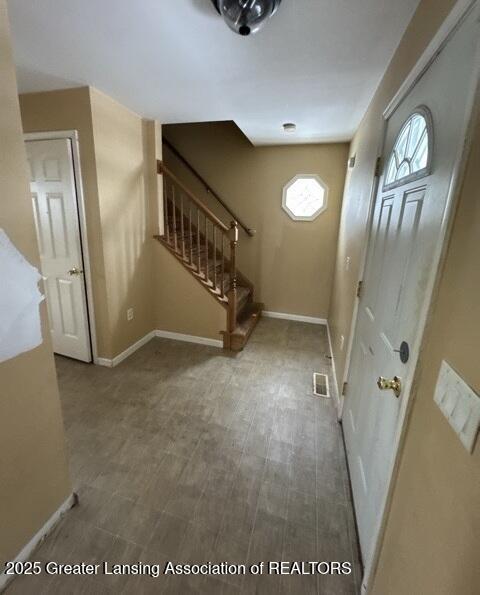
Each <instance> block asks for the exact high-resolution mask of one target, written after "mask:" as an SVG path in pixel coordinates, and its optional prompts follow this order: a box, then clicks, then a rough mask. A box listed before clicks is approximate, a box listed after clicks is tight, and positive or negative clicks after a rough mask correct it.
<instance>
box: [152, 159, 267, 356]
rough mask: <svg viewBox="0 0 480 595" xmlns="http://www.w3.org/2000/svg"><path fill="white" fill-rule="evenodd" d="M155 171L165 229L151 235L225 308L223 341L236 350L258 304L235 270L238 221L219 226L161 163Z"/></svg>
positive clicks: (253, 320)
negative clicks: (160, 177) (160, 180)
mask: <svg viewBox="0 0 480 595" xmlns="http://www.w3.org/2000/svg"><path fill="white" fill-rule="evenodd" d="M157 171H158V173H161V174H163V176H164V179H163V189H164V192H163V211H164V222H165V229H164V234H163V235H162V236H156V238H157V239H158V240H159V241H160V242H162V243H163V244H164V245H165V246H166V247H167V248H168V249H169V250H170V252H171V253H172V254H173V255H174V256H175V257H176V258H177V259H178V260H179V261H180V262H181V263H182V264H183V266H184V267H185V268H186V269H188V270H189V271H190V273H192V274H193V275H194V276H195V277H196V279H197V281H199V282H200V283H201V284H202V285H203V286H204V287H205V289H207V291H208V292H209V293H210V294H211V295H212V296H213V297H215V299H217V300H218V301H220V303H221V304H222V306H223V307H224V308H225V309H226V312H227V328H226V330H225V331H222V334H223V336H224V346H225V347H226V348H227V349H232V350H237V351H238V350H240V349H242V348H243V346H244V345H245V343H246V341H247V339H248V337H249V335H250V333H251V332H252V329H253V328H254V326H255V324H256V321H257V320H258V317H259V315H260V313H261V308H262V305H261V304H258V303H255V302H254V301H253V285H252V284H251V283H250V281H248V279H246V278H245V276H244V275H242V274H241V273H240V272H239V271H238V270H237V249H238V236H239V224H238V222H237V221H232V222H231V223H230V227H228V226H227V225H225V224H224V223H223V222H222V221H221V220H220V219H219V218H218V217H217V216H216V215H215V213H213V211H211V210H210V209H209V208H208V207H207V206H206V205H204V204H203V203H202V202H201V201H200V200H199V199H198V198H197V197H196V196H195V195H194V194H193V193H192V192H191V191H190V190H189V189H188V188H187V187H186V186H185V185H184V184H183V183H182V182H180V180H179V179H178V178H177V177H176V176H175V175H174V174H173V173H172V172H171V171H170V170H169V169H168V168H166V167H165V166H164V165H163V164H162V163H161V162H158V165H157ZM180 242H181V243H180ZM219 242H220V243H219Z"/></svg>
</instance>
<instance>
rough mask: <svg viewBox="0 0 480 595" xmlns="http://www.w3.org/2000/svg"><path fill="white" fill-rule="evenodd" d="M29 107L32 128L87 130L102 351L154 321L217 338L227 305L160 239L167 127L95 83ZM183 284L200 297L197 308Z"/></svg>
mask: <svg viewBox="0 0 480 595" xmlns="http://www.w3.org/2000/svg"><path fill="white" fill-rule="evenodd" d="M20 105H21V109H22V119H23V127H24V131H25V132H38V131H47V130H71V129H75V130H78V133H79V144H80V158H81V166H82V178H83V184H84V194H85V205H86V214H87V228H88V238H89V248H90V254H91V260H92V268H93V270H92V277H93V279H92V282H93V287H94V301H95V318H96V331H97V340H98V351H99V356H100V357H105V358H112V357H115V356H116V355H118V354H119V353H121V352H122V351H123V350H125V349H126V348H127V347H129V346H130V345H132V344H133V343H135V342H136V341H138V340H139V339H140V338H142V337H143V336H145V335H146V334H147V333H148V332H150V331H151V330H153V329H154V328H159V329H161V330H169V331H172V332H179V333H184V334H190V335H199V336H205V337H210V338H216V339H218V338H219V335H218V332H219V331H220V330H222V329H224V328H225V321H224V309H223V308H222V307H221V306H220V305H219V304H217V303H216V302H215V301H214V300H213V298H212V297H210V296H209V295H208V294H207V293H205V292H204V290H203V289H202V288H201V287H199V286H198V287H197V283H196V281H195V280H194V279H193V278H192V279H190V280H188V279H185V271H183V270H182V268H181V266H180V265H179V264H176V263H172V262H171V261H170V257H169V258H165V256H168V253H166V254H165V255H162V254H161V252H162V251H164V252H166V250H165V249H164V248H161V250H158V248H157V246H156V244H157V242H156V241H155V240H153V239H152V236H153V235H154V234H155V233H158V219H159V215H158V208H157V204H158V203H157V196H158V194H159V193H160V195H161V192H162V185H161V184H160V185H158V183H157V174H156V159H157V158H161V127H160V126H159V125H158V124H155V123H154V122H152V121H146V120H142V119H141V118H140V117H139V116H138V115H136V114H134V113H132V112H131V111H129V110H127V109H126V108H125V107H123V106H122V105H120V104H119V103H117V102H116V101H114V100H112V99H111V98H109V97H107V96H106V95H104V94H103V93H100V92H99V91H97V90H95V89H92V88H89V87H82V88H76V89H66V90H61V91H52V92H47V93H31V94H26V95H21V96H20ZM156 255H158V256H156ZM154 258H155V260H154ZM172 264H176V266H172ZM163 267H166V270H163ZM167 272H168V275H167ZM167 278H168V279H169V283H166V282H165V279H167ZM180 286H182V287H185V286H186V287H190V290H189V291H187V293H191V294H192V295H197V296H198V300H197V302H196V307H195V308H194V309H192V308H190V307H189V303H190V300H191V297H190V296H189V297H187V298H186V301H185V303H184V298H183V297H182V295H181V294H180V292H179V287H180ZM198 290H199V291H198ZM157 294H158V295H157ZM183 303H184V306H181V304H183ZM174 304H177V306H176V308H174V307H173V305H174ZM130 307H133V308H134V312H135V318H134V320H133V321H131V322H128V321H127V316H126V311H127V308H130ZM212 310H213V312H214V313H215V314H212ZM219 319H220V320H222V324H221V325H220V326H219V325H218V321H219Z"/></svg>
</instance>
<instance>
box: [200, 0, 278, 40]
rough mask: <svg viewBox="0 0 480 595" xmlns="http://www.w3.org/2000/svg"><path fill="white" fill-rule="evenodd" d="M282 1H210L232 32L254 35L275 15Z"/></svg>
mask: <svg viewBox="0 0 480 595" xmlns="http://www.w3.org/2000/svg"><path fill="white" fill-rule="evenodd" d="M281 1H282V0H212V2H213V5H214V6H215V8H216V9H217V12H218V14H220V15H221V16H222V17H223V20H224V21H225V22H226V23H227V25H228V26H229V27H230V29H231V30H232V31H235V33H238V34H239V35H243V36H247V35H250V34H251V33H256V32H257V31H258V30H259V29H260V28H261V27H262V26H263V25H264V23H265V21H267V20H268V19H269V18H270V17H271V16H273V15H274V14H275V12H276V11H277V8H278V7H279V6H280V2H281Z"/></svg>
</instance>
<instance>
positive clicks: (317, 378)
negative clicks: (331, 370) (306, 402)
mask: <svg viewBox="0 0 480 595" xmlns="http://www.w3.org/2000/svg"><path fill="white" fill-rule="evenodd" d="M313 394H314V395H315V396H316V397H323V398H324V399H329V398H330V389H329V386H328V376H327V375H326V374H320V373H318V372H314V374H313Z"/></svg>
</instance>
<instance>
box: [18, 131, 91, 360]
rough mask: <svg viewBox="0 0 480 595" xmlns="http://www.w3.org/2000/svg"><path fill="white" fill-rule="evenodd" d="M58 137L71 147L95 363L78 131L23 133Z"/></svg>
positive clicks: (27, 136)
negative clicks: (65, 140) (67, 142)
mask: <svg viewBox="0 0 480 595" xmlns="http://www.w3.org/2000/svg"><path fill="white" fill-rule="evenodd" d="M60 139H69V140H70V146H71V147H72V165H73V177H74V183H75V193H76V203H77V213H78V224H79V229H80V248H81V254H82V260H83V262H82V265H83V271H84V281H85V290H86V300H87V315H88V333H89V337H90V346H91V352H92V362H93V363H95V364H96V363H97V362H98V350H97V333H96V326H95V308H94V299H93V283H92V267H91V260H90V251H89V246H88V234H87V216H86V211H85V196H84V192H83V183H82V168H81V165H80V145H79V142H78V131H77V130H52V131H48V132H26V133H24V135H23V140H24V141H25V142H27V141H39V140H60Z"/></svg>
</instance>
